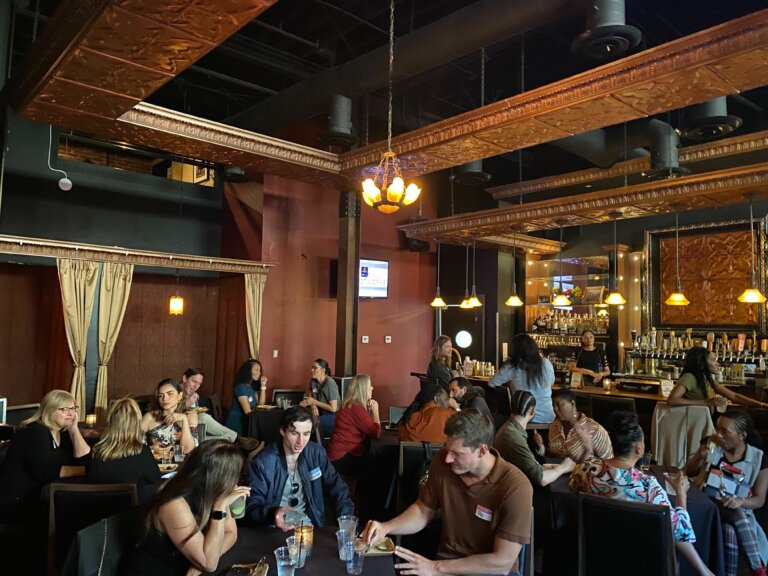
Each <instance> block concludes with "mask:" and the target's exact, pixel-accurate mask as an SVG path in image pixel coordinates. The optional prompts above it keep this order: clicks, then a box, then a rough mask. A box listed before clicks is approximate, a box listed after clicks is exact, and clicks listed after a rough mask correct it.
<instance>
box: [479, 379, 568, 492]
mask: <svg viewBox="0 0 768 576" xmlns="http://www.w3.org/2000/svg"><path fill="white" fill-rule="evenodd" d="M511 409H512V414H511V415H510V417H509V419H508V420H507V421H506V422H505V423H504V424H503V425H502V426H501V428H499V431H498V432H497V433H496V439H495V440H494V441H493V447H494V448H496V450H498V451H499V454H500V455H501V457H502V458H504V460H506V461H507V462H509V463H510V464H514V465H515V466H517V467H518V468H520V471H521V472H522V473H523V474H525V475H526V476H527V477H528V480H530V481H531V484H533V485H534V486H546V485H547V484H551V483H552V482H554V481H555V480H557V479H558V478H560V476H562V475H563V474H568V473H569V472H571V471H572V470H573V467H574V462H573V460H571V459H570V458H565V459H563V461H562V462H561V463H560V464H543V465H542V464H541V463H540V462H539V461H538V460H537V459H536V457H535V456H534V455H533V452H531V449H530V447H529V446H528V433H527V432H526V430H525V427H526V426H528V423H529V422H532V421H533V419H534V418H535V417H536V398H535V397H534V396H533V394H531V393H530V392H528V391H527V390H517V391H515V393H514V394H512V406H511ZM537 434H538V433H537Z"/></svg>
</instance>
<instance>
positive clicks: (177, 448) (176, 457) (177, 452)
mask: <svg viewBox="0 0 768 576" xmlns="http://www.w3.org/2000/svg"><path fill="white" fill-rule="evenodd" d="M184 456H185V454H184V449H183V448H182V447H181V444H174V445H173V461H174V462H177V463H181V462H184Z"/></svg>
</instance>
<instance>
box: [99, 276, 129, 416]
mask: <svg viewBox="0 0 768 576" xmlns="http://www.w3.org/2000/svg"><path fill="white" fill-rule="evenodd" d="M132 282H133V264H119V263H111V262H105V263H104V264H103V265H102V270H101V287H100V289H99V377H98V379H97V380H96V401H95V403H94V404H95V406H94V412H96V418H97V419H98V421H99V422H105V421H106V418H107V406H108V405H109V394H108V393H107V365H108V364H109V361H110V360H111V359H112V352H113V351H114V349H115V342H117V335H118V334H119V333H120V326H121V325H122V324H123V316H124V315H125V308H126V306H127V305H128V295H129V294H130V293H131V283H132Z"/></svg>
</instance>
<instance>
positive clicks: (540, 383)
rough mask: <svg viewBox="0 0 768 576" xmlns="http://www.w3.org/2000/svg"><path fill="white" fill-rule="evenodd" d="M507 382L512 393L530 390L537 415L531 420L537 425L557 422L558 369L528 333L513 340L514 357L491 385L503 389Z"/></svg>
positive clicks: (493, 377) (505, 364)
mask: <svg viewBox="0 0 768 576" xmlns="http://www.w3.org/2000/svg"><path fill="white" fill-rule="evenodd" d="M505 383H508V385H509V388H510V390H511V392H512V393H514V392H515V391H516V390H527V391H528V392H530V393H531V394H533V397H534V398H536V414H535V415H534V417H533V420H532V422H533V423H534V424H549V423H550V422H552V421H553V420H554V419H555V411H554V410H553V409H552V384H554V383H555V369H554V367H553V366H552V362H550V361H549V360H548V359H546V358H542V356H541V353H540V352H539V347H538V346H537V345H536V342H535V341H534V339H533V338H531V337H530V336H529V335H528V334H518V335H517V336H515V337H514V338H513V339H512V356H510V358H509V360H507V361H506V362H504V364H502V366H501V368H499V371H498V372H497V373H496V374H494V375H493V376H491V379H490V380H489V381H488V386H491V387H495V386H502V385H504V384H505Z"/></svg>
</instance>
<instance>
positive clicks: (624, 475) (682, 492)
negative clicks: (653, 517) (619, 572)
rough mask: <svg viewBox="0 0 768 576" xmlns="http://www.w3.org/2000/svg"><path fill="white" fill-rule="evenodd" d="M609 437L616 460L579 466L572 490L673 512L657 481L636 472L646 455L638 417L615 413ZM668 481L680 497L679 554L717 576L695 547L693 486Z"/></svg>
mask: <svg viewBox="0 0 768 576" xmlns="http://www.w3.org/2000/svg"><path fill="white" fill-rule="evenodd" d="M609 433H610V438H611V443H612V444H613V453H614V456H613V457H612V458H608V459H605V460H603V459H591V460H588V461H586V462H584V463H582V464H581V465H579V466H576V469H575V470H574V471H573V474H571V480H570V483H569V485H570V487H571V490H574V491H578V492H586V493H588V494H596V495H600V496H607V497H608V498H616V499H618V500H627V501H629V502H644V503H647V504H657V505H660V506H667V507H669V508H672V504H671V503H670V501H669V496H667V493H666V492H665V491H664V489H663V488H662V487H661V485H660V484H659V482H658V480H656V477H655V476H653V475H652V474H645V473H643V472H641V471H640V470H638V469H637V468H635V464H637V461H638V460H639V459H640V457H641V456H642V455H643V453H644V452H645V442H644V440H643V431H642V429H641V428H640V425H639V424H638V423H637V416H636V415H635V414H633V413H632V412H614V413H613V414H612V415H611V420H610V424H609ZM666 478H667V480H668V481H669V483H670V484H671V485H672V487H673V488H674V489H675V493H676V494H677V506H676V507H675V508H673V509H672V536H673V538H674V541H675V550H676V551H677V552H678V553H679V554H680V555H681V556H683V557H684V558H685V559H686V560H688V562H689V563H690V564H691V566H692V567H693V568H694V570H695V571H696V573H697V574H702V575H705V576H713V573H712V572H711V571H710V570H709V568H708V567H707V565H706V564H704V562H703V561H702V559H701V557H700V556H699V554H698V552H696V549H695V548H694V547H693V543H694V542H696V535H695V534H694V532H693V527H692V525H691V518H690V516H689V515H688V511H687V510H686V505H687V502H688V494H687V493H688V488H689V486H690V482H688V478H686V476H685V475H684V474H674V475H669V474H668V475H666ZM605 529H606V530H613V529H615V527H613V526H606V527H605Z"/></svg>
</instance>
